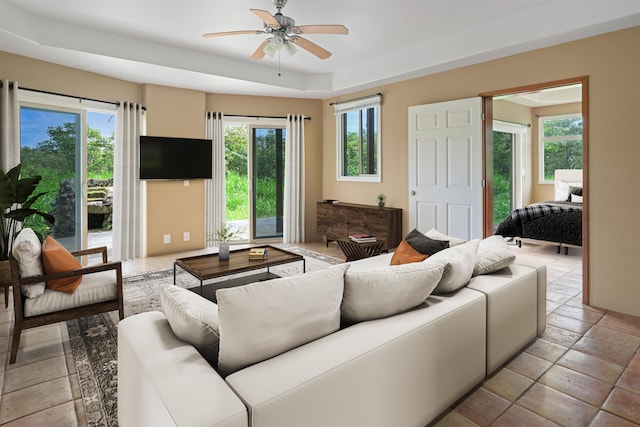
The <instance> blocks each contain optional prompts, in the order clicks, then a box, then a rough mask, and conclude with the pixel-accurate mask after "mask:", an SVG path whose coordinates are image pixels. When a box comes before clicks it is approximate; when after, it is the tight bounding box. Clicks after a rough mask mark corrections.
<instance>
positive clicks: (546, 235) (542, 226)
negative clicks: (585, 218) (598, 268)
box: [495, 169, 583, 254]
mask: <svg viewBox="0 0 640 427" xmlns="http://www.w3.org/2000/svg"><path fill="white" fill-rule="evenodd" d="M582 197H583V196H582V170H580V169H558V170H556V173H555V180H554V200H553V201H548V202H538V203H533V204H531V205H527V206H525V207H523V208H518V209H514V210H513V211H511V214H510V215H509V216H508V217H507V218H506V219H505V220H504V221H502V222H501V223H500V224H499V225H498V228H497V229H496V232H495V234H499V235H501V236H504V237H512V238H514V240H515V241H516V242H517V244H518V246H522V241H523V240H531V241H535V242H542V243H547V244H551V245H554V246H556V247H557V251H558V253H560V252H561V250H562V248H564V253H565V254H568V253H569V248H570V247H582Z"/></svg>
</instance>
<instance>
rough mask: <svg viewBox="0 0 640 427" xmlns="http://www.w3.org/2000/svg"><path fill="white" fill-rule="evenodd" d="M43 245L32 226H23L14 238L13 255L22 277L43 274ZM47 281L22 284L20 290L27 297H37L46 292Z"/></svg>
mask: <svg viewBox="0 0 640 427" xmlns="http://www.w3.org/2000/svg"><path fill="white" fill-rule="evenodd" d="M41 253H42V245H41V244H40V239H38V236H36V233H35V232H34V231H33V230H32V229H30V228H23V229H22V230H21V231H20V233H18V235H17V236H16V238H15V239H14V240H13V247H12V248H11V255H13V257H14V258H15V259H16V261H17V262H18V273H19V274H20V277H31V276H42V274H43V269H42V261H41V259H40V254H41ZM46 287H47V284H46V283H45V282H40V283H34V284H30V285H22V286H21V287H20V291H21V292H22V295H24V296H25V297H27V298H36V297H39V296H40V295H42V294H43V293H44V290H45V288H46Z"/></svg>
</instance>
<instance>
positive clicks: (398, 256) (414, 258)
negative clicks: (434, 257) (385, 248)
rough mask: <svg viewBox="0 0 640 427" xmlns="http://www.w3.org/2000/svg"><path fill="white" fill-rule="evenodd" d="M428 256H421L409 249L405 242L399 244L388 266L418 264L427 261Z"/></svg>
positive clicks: (409, 246)
mask: <svg viewBox="0 0 640 427" xmlns="http://www.w3.org/2000/svg"><path fill="white" fill-rule="evenodd" d="M427 258H428V256H427V255H425V254H421V253H420V252H418V251H416V250H415V249H413V248H412V247H411V245H410V244H409V243H407V241H406V240H403V241H402V242H400V244H399V245H398V247H397V248H396V250H395V252H393V256H392V257H391V263H390V265H400V264H409V263H411V262H420V261H424V260H425V259H427Z"/></svg>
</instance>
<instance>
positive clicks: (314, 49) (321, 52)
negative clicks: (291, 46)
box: [291, 36, 331, 59]
mask: <svg viewBox="0 0 640 427" xmlns="http://www.w3.org/2000/svg"><path fill="white" fill-rule="evenodd" d="M291 41H292V42H293V43H295V44H296V45H298V46H300V47H301V48H303V49H305V50H307V51H309V52H310V53H312V54H314V55H315V56H317V57H318V58H320V59H327V58H328V57H330V56H331V52H329V51H328V50H326V49H323V48H321V47H320V46H318V45H317V44H315V43H313V42H311V41H309V40H307V39H305V38H302V37H300V36H293V37H291Z"/></svg>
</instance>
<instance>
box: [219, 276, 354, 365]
mask: <svg viewBox="0 0 640 427" xmlns="http://www.w3.org/2000/svg"><path fill="white" fill-rule="evenodd" d="M348 268H349V265H348V264H340V265H336V266H333V267H330V268H327V269H323V270H319V271H315V272H311V273H306V274H300V275H297V276H291V277H283V278H280V279H273V280H269V281H265V282H258V283H253V284H250V285H246V286H239V287H235V288H226V289H219V290H217V291H216V297H217V300H218V317H219V319H218V321H219V331H220V353H219V358H218V369H219V371H220V372H221V374H222V375H228V374H230V373H232V372H235V371H237V370H239V369H242V368H244V367H246V366H249V365H252V364H254V363H257V362H260V361H262V360H266V359H268V358H270V357H273V356H276V355H278V354H281V353H284V352H286V351H288V350H290V349H292V348H295V347H298V346H300V345H302V344H305V343H307V342H310V341H313V340H315V339H318V338H321V337H323V336H325V335H328V334H330V333H332V332H335V331H337V330H338V329H339V327H340V303H341V302H342V294H343V291H344V274H345V272H346V271H347V269H348Z"/></svg>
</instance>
